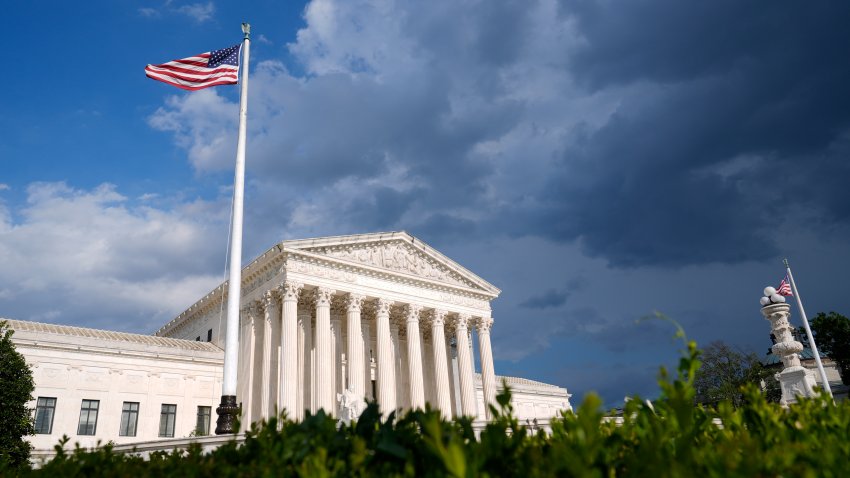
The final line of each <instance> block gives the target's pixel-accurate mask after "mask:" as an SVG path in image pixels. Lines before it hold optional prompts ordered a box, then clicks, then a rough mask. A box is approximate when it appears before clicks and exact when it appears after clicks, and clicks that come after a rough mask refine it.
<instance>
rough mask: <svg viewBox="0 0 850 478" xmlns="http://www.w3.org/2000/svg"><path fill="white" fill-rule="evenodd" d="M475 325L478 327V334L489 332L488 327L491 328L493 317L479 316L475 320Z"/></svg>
mask: <svg viewBox="0 0 850 478" xmlns="http://www.w3.org/2000/svg"><path fill="white" fill-rule="evenodd" d="M475 326H476V327H477V328H478V333H479V334H484V333H487V334H489V333H490V329H491V328H493V318H492V317H479V318H478V320H476V321H475Z"/></svg>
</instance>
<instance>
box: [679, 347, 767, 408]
mask: <svg viewBox="0 0 850 478" xmlns="http://www.w3.org/2000/svg"><path fill="white" fill-rule="evenodd" d="M701 361H702V366H701V367H700V369H699V370H698V371H697V373H696V378H695V380H694V388H695V389H696V398H695V401H696V402H697V403H701V404H703V405H708V406H715V405H717V404H718V403H719V402H721V401H728V402H731V403H732V405H733V406H734V407H735V408H738V407H740V406H742V405H743V404H744V397H745V395H744V393H743V392H742V390H741V387H742V386H744V385H746V384H755V385H757V386H759V387H763V388H764V392H765V394H766V395H767V399H768V401H772V402H775V401H778V400H779V395H780V390H779V384H778V383H777V382H776V379H775V378H773V371H771V370H769V369H767V368H766V367H765V366H764V365H762V363H761V361H759V358H758V356H757V355H756V354H755V353H753V352H750V353H744V352H742V351H740V350H737V349H734V348H732V347H730V346H729V345H727V344H726V343H724V342H721V341H715V342H712V343H710V344H709V345H708V347H706V348H705V349H703V352H702V356H701Z"/></svg>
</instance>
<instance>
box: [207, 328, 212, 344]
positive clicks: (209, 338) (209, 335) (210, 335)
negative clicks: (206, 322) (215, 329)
mask: <svg viewBox="0 0 850 478" xmlns="http://www.w3.org/2000/svg"><path fill="white" fill-rule="evenodd" d="M207 342H212V329H210V330H207Z"/></svg>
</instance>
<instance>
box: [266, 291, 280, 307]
mask: <svg viewBox="0 0 850 478" xmlns="http://www.w3.org/2000/svg"><path fill="white" fill-rule="evenodd" d="M277 296H278V294H277V291H276V290H274V289H271V290H267V291H265V292H263V299H262V300H263V308H264V309H265V310H269V309H271V308H272V307H273V306H275V305H276V304H277Z"/></svg>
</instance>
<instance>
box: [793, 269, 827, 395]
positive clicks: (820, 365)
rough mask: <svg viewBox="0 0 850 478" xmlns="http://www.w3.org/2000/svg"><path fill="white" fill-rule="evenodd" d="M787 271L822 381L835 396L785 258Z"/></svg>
mask: <svg viewBox="0 0 850 478" xmlns="http://www.w3.org/2000/svg"><path fill="white" fill-rule="evenodd" d="M785 271H786V272H787V273H788V280H790V281H791V289H792V290H793V292H794V298H795V299H797V307H799V308H800V316H801V317H803V327H805V328H806V335H807V336H808V338H809V346H810V347H811V348H812V353H813V354H814V355H815V363H817V364H818V371H819V372H820V378H821V382H823V389H824V390H826V393H828V394H829V398H833V396H832V389H831V388H830V387H829V380H827V378H826V371H824V369H823V363H821V361H820V353H818V347H817V345H815V339H814V337H813V336H812V329H811V328H810V327H809V319H808V318H806V311H805V310H803V299H801V298H800V291H798V290H797V284H795V283H794V274H792V273H791V266H790V265H788V259H785Z"/></svg>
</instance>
